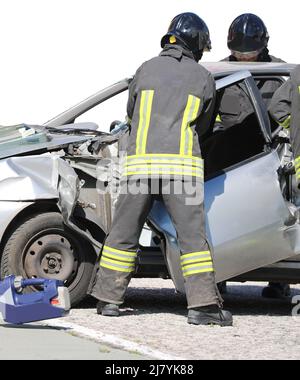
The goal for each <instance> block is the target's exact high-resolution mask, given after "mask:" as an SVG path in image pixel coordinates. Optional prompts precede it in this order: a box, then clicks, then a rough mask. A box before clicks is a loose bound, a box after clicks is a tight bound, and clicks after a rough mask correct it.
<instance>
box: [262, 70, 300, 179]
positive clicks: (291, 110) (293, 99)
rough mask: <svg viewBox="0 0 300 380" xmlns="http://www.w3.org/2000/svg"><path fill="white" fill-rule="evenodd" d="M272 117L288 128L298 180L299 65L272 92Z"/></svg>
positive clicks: (299, 143) (299, 123)
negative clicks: (285, 80)
mask: <svg viewBox="0 0 300 380" xmlns="http://www.w3.org/2000/svg"><path fill="white" fill-rule="evenodd" d="M269 111H270V114H271V115H272V117H273V118H274V119H275V120H276V121H277V122H278V123H279V124H280V125H281V126H282V127H284V128H290V136H291V145H292V150H293V154H294V158H295V167H296V176H297V181H298V183H299V182H300V65H299V66H297V67H296V68H295V70H293V72H292V73H291V78H290V79H289V80H288V81H287V82H286V83H285V84H284V85H282V86H281V87H280V88H279V89H278V90H277V91H276V92H275V94H274V96H273V99H272V102H271V105H270V107H269Z"/></svg>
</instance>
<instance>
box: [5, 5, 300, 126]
mask: <svg viewBox="0 0 300 380" xmlns="http://www.w3.org/2000/svg"><path fill="white" fill-rule="evenodd" d="M299 4H300V3H299V1H297V0H286V1H285V2H282V1H277V0H274V1H269V0H268V1H267V0H249V1H243V0H224V1H222V0H206V1H201V0H152V1H145V0H140V1H137V0H106V1H103V0H0V36H1V37H0V47H1V48H0V52H1V57H0V124H2V125H8V124H15V123H21V122H26V123H43V122H45V121H47V120H48V119H50V118H52V117H53V116H55V115H56V114H58V113H60V112H62V111H64V110H66V109H67V108H69V107H70V106H72V105H74V104H76V103H78V102H79V101H81V100H83V99H84V98H86V97H88V96H90V95H91V94H93V93H95V92H97V91H99V90H100V89H102V88H103V87H106V86H108V85H110V84H112V83H114V82H117V81H118V80H120V79H122V78H125V77H128V76H130V75H132V74H134V72H135V71H136V69H137V67H138V66H139V65H140V64H141V63H142V62H143V61H145V60H147V59H149V58H152V57H153V56H155V55H157V54H158V53H159V52H160V39H161V37H162V35H163V34H164V33H165V32H166V31H167V28H168V25H169V23H170V21H171V19H172V18H173V17H174V16H175V15H176V14H178V13H181V12H184V11H191V12H195V13H197V14H199V16H200V17H202V18H203V19H204V20H205V22H206V23H207V25H208V27H209V29H210V31H211V39H212V43H213V50H212V52H211V53H207V54H205V55H204V59H203V60H204V61H215V60H220V59H222V58H224V57H225V56H227V55H228V53H229V52H228V50H227V45H226V39H227V32H228V27H229V25H230V24H231V22H232V21H233V19H234V18H235V17H236V16H238V15H239V14H241V13H245V12H251V13H255V14H257V15H258V16H260V17H261V18H263V20H264V21H265V23H266V25H267V27H268V30H269V33H270V35H271V39H270V44H269V47H270V52H271V54H273V55H275V56H278V57H280V58H282V59H284V60H286V61H288V62H290V63H300V45H299V34H300V26H299V22H300V21H299V20H300V5H299ZM283 7H284V8H283ZM119 112H120V111H119ZM112 113H113V112H112ZM123 113H124V115H125V109H124V111H123V109H122V115H123ZM119 117H121V116H119V115H117V114H116V115H115V114H114V115H111V116H110V118H111V120H114V119H116V118H119ZM90 121H93V120H90ZM95 121H96V120H95ZM104 124H105V125H101V128H102V129H107V128H106V127H107V125H106V124H107V122H105V123H104Z"/></svg>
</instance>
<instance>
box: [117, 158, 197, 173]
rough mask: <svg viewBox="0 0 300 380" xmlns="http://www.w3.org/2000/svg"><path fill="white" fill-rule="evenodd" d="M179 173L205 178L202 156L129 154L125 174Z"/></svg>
mask: <svg viewBox="0 0 300 380" xmlns="http://www.w3.org/2000/svg"><path fill="white" fill-rule="evenodd" d="M138 174H141V175H148V176H151V175H152V174H153V175H160V174H161V175H177V176H194V177H199V178H203V177H204V169H203V160H202V158H200V157H193V156H180V155H179V154H145V155H136V156H128V157H127V158H126V161H125V166H124V173H123V175H124V176H129V175H138Z"/></svg>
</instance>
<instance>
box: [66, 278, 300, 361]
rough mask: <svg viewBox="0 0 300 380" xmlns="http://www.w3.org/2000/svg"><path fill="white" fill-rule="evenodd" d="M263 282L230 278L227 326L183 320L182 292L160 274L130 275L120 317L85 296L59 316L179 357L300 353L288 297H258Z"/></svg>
mask: <svg viewBox="0 0 300 380" xmlns="http://www.w3.org/2000/svg"><path fill="white" fill-rule="evenodd" d="M265 285H266V284H261V283H260V284H256V283H247V284H229V286H228V294H227V295H226V296H224V299H225V305H224V307H225V309H227V310H230V311H231V312H232V313H233V315H234V327H230V328H228V327H227V328H220V327H203V326H201V327H200V326H191V325H188V324H187V323H186V314H187V310H186V301H185V297H184V296H183V295H179V294H176V293H175V291H174V287H173V283H172V281H170V280H160V279H134V280H133V281H132V282H131V286H130V288H129V289H128V293H127V298H126V303H125V305H124V307H123V309H122V314H123V315H122V317H120V318H105V317H101V316H98V315H97V314H96V311H95V305H96V303H95V301H94V300H93V299H88V300H86V301H85V302H84V303H83V304H81V305H80V306H79V307H78V308H76V309H74V310H72V313H71V315H70V316H69V317H67V318H65V319H64V321H66V322H70V323H74V324H77V325H80V326H83V327H87V328H89V329H93V330H95V331H96V332H97V331H98V332H102V333H105V334H110V335H115V336H117V337H119V338H122V339H126V340H128V341H131V342H134V343H137V344H141V345H143V346H147V347H149V348H151V349H153V350H158V351H160V352H162V353H165V354H168V355H171V356H172V355H173V356H175V357H180V358H183V359H194V360H199V359H212V360H213V359H300V345H299V342H300V317H292V314H291V313H292V308H293V305H292V303H291V300H268V299H263V298H262V297H261V295H260V294H261V291H262V288H263V287H264V286H265ZM292 293H293V296H295V295H300V287H295V286H293V289H292Z"/></svg>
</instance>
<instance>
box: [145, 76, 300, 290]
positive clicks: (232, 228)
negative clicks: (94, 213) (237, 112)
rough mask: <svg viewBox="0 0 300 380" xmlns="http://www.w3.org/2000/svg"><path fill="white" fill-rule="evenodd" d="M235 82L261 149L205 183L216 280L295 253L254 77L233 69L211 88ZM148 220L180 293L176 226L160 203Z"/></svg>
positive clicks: (298, 234)
mask: <svg viewBox="0 0 300 380" xmlns="http://www.w3.org/2000/svg"><path fill="white" fill-rule="evenodd" d="M238 83H239V84H242V85H243V87H244V89H246V91H247V94H248V96H249V98H250V100H251V103H252V105H253V110H254V113H255V117H256V121H257V126H258V128H259V133H260V137H261V139H262V151H261V152H255V154H254V156H252V157H251V156H250V157H247V158H246V159H242V161H239V162H236V163H235V164H234V165H232V166H230V167H226V168H223V169H222V170H221V171H219V172H218V173H214V174H213V175H212V176H211V177H209V178H208V179H207V180H206V182H205V208H206V214H207V220H206V227H207V235H208V237H209V241H210V243H211V245H212V247H213V251H214V259H215V266H216V278H217V281H218V282H219V281H223V280H227V279H230V278H233V277H236V276H238V275H240V274H243V273H247V272H249V271H251V270H254V269H257V268H260V267H263V266H266V265H268V264H271V263H274V262H278V261H280V260H282V259H286V258H289V257H292V256H294V255H296V254H299V252H300V226H299V224H298V223H297V222H296V220H295V223H292V225H291V222H290V221H291V211H290V207H289V206H290V204H289V203H288V202H287V201H286V200H285V199H284V197H283V195H282V192H281V188H280V183H279V175H278V169H279V168H280V166H281V162H280V158H279V155H278V153H277V151H276V150H274V149H272V148H271V130H270V121H269V117H268V114H267V111H266V109H265V106H264V103H263V100H262V97H261V95H260V93H259V90H258V88H257V86H256V85H255V81H254V79H253V78H252V76H251V74H250V72H240V73H236V74H234V75H231V76H228V77H225V78H224V79H221V80H219V81H217V90H218V91H221V90H222V89H224V88H227V87H228V86H232V85H235V84H238ZM241 139H243V137H241ZM220 146H221V145H220ZM232 149H234V147H232ZM219 158H220V159H221V160H222V156H221V157H219ZM149 221H150V224H152V225H153V227H154V228H155V229H156V231H157V232H158V233H160V234H163V235H164V237H165V241H166V248H165V252H166V259H167V262H168V267H169V272H170V274H171V276H172V278H173V280H174V283H175V286H176V288H177V289H178V290H179V291H182V292H184V284H183V278H182V274H181V269H180V265H179V262H180V260H179V256H180V249H179V247H178V244H177V237H176V231H175V229H174V227H173V225H172V223H171V220H170V218H169V216H168V214H167V212H166V210H165V208H164V206H163V204H161V203H156V204H155V205H154V208H153V210H152V212H151V215H150V218H149ZM191 223H192V221H191ZM187 228H188V226H187Z"/></svg>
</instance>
